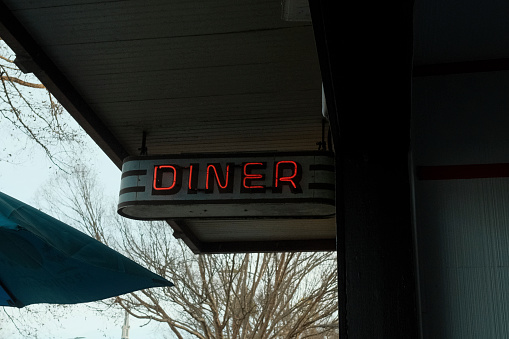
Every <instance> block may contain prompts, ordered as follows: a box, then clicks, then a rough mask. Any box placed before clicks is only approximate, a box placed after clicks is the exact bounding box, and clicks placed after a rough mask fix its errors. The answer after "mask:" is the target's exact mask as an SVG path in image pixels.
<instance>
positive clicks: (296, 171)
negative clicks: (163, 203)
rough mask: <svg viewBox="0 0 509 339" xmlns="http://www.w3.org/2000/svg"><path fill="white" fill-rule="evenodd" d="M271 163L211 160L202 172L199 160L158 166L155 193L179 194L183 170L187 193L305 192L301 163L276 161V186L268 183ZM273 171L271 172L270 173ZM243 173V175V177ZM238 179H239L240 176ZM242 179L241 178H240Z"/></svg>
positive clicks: (274, 180)
mask: <svg viewBox="0 0 509 339" xmlns="http://www.w3.org/2000/svg"><path fill="white" fill-rule="evenodd" d="M236 167H241V169H242V170H241V171H240V175H239V174H237V177H236V176H235V168H236ZM266 172H267V162H244V163H242V164H238V165H236V164H235V163H232V162H229V163H226V164H224V163H223V164H220V163H208V164H207V167H206V170H205V171H200V164H199V163H191V164H189V167H182V166H178V165H156V166H154V178H153V184H152V194H156V195H161V194H176V193H179V192H180V189H181V186H182V177H183V175H185V174H183V173H186V174H187V178H186V181H187V194H197V193H198V192H200V191H202V192H205V193H214V191H216V192H218V193H233V192H234V191H236V192H240V193H264V192H266V190H267V189H272V192H273V193H283V191H284V190H285V188H284V187H286V190H289V191H290V192H291V193H302V188H301V185H300V181H301V180H302V167H301V165H300V164H299V163H298V162H295V161H290V160H285V161H278V162H274V166H273V168H272V172H273V173H272V187H270V186H267V184H268V182H267V180H266ZM269 173H270V172H269ZM239 176H240V178H239ZM236 178H237V179H236ZM238 179H240V180H238Z"/></svg>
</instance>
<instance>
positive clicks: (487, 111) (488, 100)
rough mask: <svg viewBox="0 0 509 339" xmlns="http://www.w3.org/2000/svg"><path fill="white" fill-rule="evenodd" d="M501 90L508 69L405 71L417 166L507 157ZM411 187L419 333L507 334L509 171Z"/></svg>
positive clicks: (505, 89)
mask: <svg viewBox="0 0 509 339" xmlns="http://www.w3.org/2000/svg"><path fill="white" fill-rule="evenodd" d="M507 93H509V73H508V72H497V73H495V72H493V73H478V74H464V75H452V76H440V77H425V78H418V79H414V86H413V95H414V111H413V115H414V121H413V124H414V127H413V139H414V159H415V164H416V166H436V165H461V164H493V163H509V134H508V131H509V114H507V112H509V97H508V96H507ZM508 175H509V173H508ZM415 189H416V190H415V196H416V226H417V239H418V252H419V253H418V255H419V273H420V289H421V304H422V322H423V333H424V338H426V339H427V338H430V339H431V338H432V339H440V338H444V339H455V338H458V339H459V338H462V339H464V338H500V339H502V338H508V337H509V322H508V320H509V313H508V311H509V292H508V291H509V178H489V179H486V178H485V179H462V180H433V181H432V180H416V182H415Z"/></svg>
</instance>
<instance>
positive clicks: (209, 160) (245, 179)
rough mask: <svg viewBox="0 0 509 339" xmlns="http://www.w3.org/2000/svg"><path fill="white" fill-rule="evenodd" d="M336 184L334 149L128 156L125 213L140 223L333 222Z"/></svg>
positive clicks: (124, 171) (122, 191)
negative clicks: (213, 220)
mask: <svg viewBox="0 0 509 339" xmlns="http://www.w3.org/2000/svg"><path fill="white" fill-rule="evenodd" d="M285 166H286V167H285ZM297 168H298V170H297ZM163 171H165V173H162V172H163ZM297 172H298V173H297ZM163 174H164V175H163ZM334 179H335V178H334V158H333V156H332V154H330V153H328V152H292V153H289V152H286V153H236V154H191V155H163V156H150V157H148V156H139V157H129V158H127V159H126V160H125V161H124V164H123V166H122V181H121V187H120V197H119V205H118V212H119V213H120V214H121V215H123V216H125V217H128V218H132V219H141V220H157V219H159V220H165V219H176V218H185V219H196V218H199V219H207V218H230V219H239V218H240V219H246V218H247V219H249V218H287V219H292V218H328V217H331V216H333V215H334V213H335V207H334ZM163 181H164V182H163ZM209 184H210V187H209ZM278 186H279V187H278Z"/></svg>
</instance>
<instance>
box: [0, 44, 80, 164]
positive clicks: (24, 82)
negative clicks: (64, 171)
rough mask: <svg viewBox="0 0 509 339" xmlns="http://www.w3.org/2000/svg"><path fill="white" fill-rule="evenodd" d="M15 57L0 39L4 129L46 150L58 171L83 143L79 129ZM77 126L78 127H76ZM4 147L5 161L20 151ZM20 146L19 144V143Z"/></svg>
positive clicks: (1, 120) (0, 106)
mask: <svg viewBox="0 0 509 339" xmlns="http://www.w3.org/2000/svg"><path fill="white" fill-rule="evenodd" d="M14 60H15V55H14V53H13V52H12V51H11V50H10V49H9V48H8V46H7V45H6V44H5V43H4V41H3V40H2V39H1V38H0V126H1V127H2V130H3V131H4V135H5V131H10V132H9V133H10V138H11V139H19V140H21V139H22V142H21V144H24V142H23V141H24V140H27V141H29V142H32V143H33V144H35V145H37V146H38V147H40V148H42V149H43V150H44V152H45V154H46V156H47V157H48V158H49V159H50V160H51V161H52V162H53V163H54V164H55V165H57V166H58V167H62V166H63V165H65V164H66V161H65V160H64V159H65V158H64V156H63V155H64V154H65V152H66V150H67V149H69V147H70V146H72V145H74V144H76V143H78V144H79V143H80V141H81V138H80V133H79V132H78V128H77V127H72V126H71V124H70V122H71V120H70V119H71V118H70V116H69V115H68V114H64V110H63V108H62V106H61V105H60V104H59V103H58V102H57V101H56V100H55V98H54V97H53V96H52V95H51V94H50V93H49V91H47V90H46V88H45V87H44V85H42V84H41V83H40V82H39V81H38V79H37V78H36V77H35V76H34V75H32V74H24V73H23V72H21V70H19V68H18V67H17V66H16V65H15V63H14ZM76 126H77V125H76ZM5 144H6V143H4V145H2V148H1V151H2V153H3V154H2V153H0V154H2V155H3V156H2V157H1V158H2V159H3V160H4V161H5V160H6V159H15V155H17V154H16V153H17V152H19V151H20V148H23V147H25V146H22V147H18V149H14V148H13V145H14V144H15V143H10V144H9V147H6V146H5ZM18 144H19V142H18Z"/></svg>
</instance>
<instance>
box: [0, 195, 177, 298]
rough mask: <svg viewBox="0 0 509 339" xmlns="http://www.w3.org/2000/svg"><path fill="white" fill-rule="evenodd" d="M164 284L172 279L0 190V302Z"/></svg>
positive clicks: (113, 293)
mask: <svg viewBox="0 0 509 339" xmlns="http://www.w3.org/2000/svg"><path fill="white" fill-rule="evenodd" d="M164 286H173V284H172V283H171V282H169V281H167V280H166V279H164V278H163V277H161V276H159V275H157V274H155V273H152V272H150V271H149V270H147V269H146V268H144V267H142V266H140V265H138V264H137V263H135V262H134V261H132V260H130V259H128V258H127V257H125V256H123V255H122V254H120V253H118V252H116V251H114V250H112V249H111V248H109V247H108V246H106V245H104V244H102V243H101V242H99V241H97V240H95V239H93V238H92V237H90V236H88V235H86V234H84V233H82V232H80V231H78V230H76V229H74V228H72V227H71V226H69V225H67V224H65V223H63V222H61V221H59V220H57V219H55V218H53V217H51V216H49V215H47V214H45V213H42V212H41V211H39V210H37V209H35V208H33V207H31V206H28V205H26V204H24V203H22V202H21V201H18V200H16V199H14V198H12V197H10V196H8V195H6V194H3V193H1V192H0V306H16V307H23V306H26V305H29V304H36V303H51V304H76V303H82V302H89V301H96V300H101V299H105V298H108V297H113V296H117V295H120V294H124V293H128V292H133V291H137V290H140V289H145V288H150V287H164Z"/></svg>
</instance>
